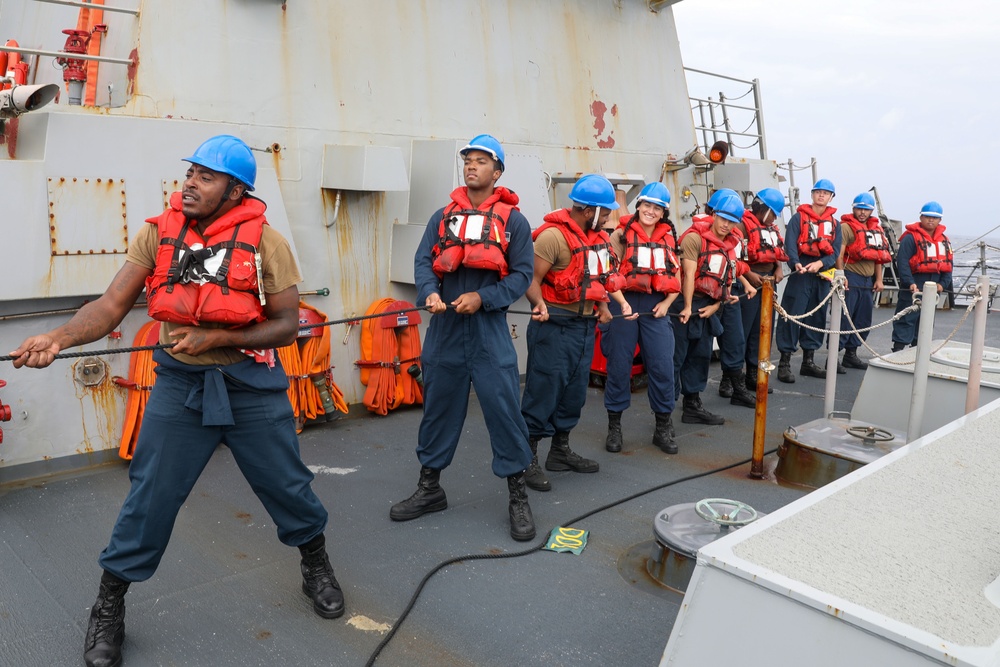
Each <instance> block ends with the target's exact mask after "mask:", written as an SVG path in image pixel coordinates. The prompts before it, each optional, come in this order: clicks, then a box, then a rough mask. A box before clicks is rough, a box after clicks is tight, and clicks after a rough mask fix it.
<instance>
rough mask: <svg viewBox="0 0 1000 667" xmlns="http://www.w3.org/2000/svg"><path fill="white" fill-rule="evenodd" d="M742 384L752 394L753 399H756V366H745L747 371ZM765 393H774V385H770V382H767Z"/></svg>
mask: <svg viewBox="0 0 1000 667" xmlns="http://www.w3.org/2000/svg"><path fill="white" fill-rule="evenodd" d="M744 385H745V386H746V388H747V391H749V392H750V393H751V394H753V395H754V399H755V400H756V397H757V368H756V367H751V366H747V373H746V375H745V376H744ZM767 393H769V394H773V393H774V387H772V386H771V383H770V382H769V383H768V384H767Z"/></svg>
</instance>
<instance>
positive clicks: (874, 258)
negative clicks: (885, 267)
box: [840, 213, 892, 264]
mask: <svg viewBox="0 0 1000 667" xmlns="http://www.w3.org/2000/svg"><path fill="white" fill-rule="evenodd" d="M840 221H841V222H842V223H844V224H845V225H847V226H849V227H850V228H851V231H852V232H854V241H852V242H851V243H849V244H848V245H847V247H846V248H844V258H845V259H846V261H847V263H848V264H856V263H858V262H861V261H868V262H875V263H877V264H887V263H889V262H891V261H892V255H891V254H889V239H887V238H886V237H885V232H884V231H882V223H881V222H879V219H878V217H877V216H874V215H873V216H871V217H869V218H868V220H866V221H865V222H861V221H860V220H858V219H857V218H855V217H854V215H853V214H852V213H848V214H846V215H842V216H840Z"/></svg>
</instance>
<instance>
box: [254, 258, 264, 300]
mask: <svg viewBox="0 0 1000 667" xmlns="http://www.w3.org/2000/svg"><path fill="white" fill-rule="evenodd" d="M253 266H254V268H255V269H257V292H258V293H259V294H260V305H262V306H264V305H267V297H266V296H265V295H264V272H263V271H262V270H261V266H260V253H259V252H255V253H254V254H253Z"/></svg>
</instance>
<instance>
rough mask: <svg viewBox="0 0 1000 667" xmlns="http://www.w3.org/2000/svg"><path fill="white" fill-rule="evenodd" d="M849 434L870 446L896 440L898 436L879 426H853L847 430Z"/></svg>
mask: <svg viewBox="0 0 1000 667" xmlns="http://www.w3.org/2000/svg"><path fill="white" fill-rule="evenodd" d="M847 432H848V433H850V434H851V435H853V436H854V437H855V438H860V439H861V442H862V444H864V445H868V446H871V445H874V444H875V443H877V442H889V441H890V440H895V439H896V436H894V435H893V434H892V433H890V432H889V431H887V430H885V429H884V428H878V427H877V426H851V427H850V428H848V429H847Z"/></svg>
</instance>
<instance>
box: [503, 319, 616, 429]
mask: <svg viewBox="0 0 1000 667" xmlns="http://www.w3.org/2000/svg"><path fill="white" fill-rule="evenodd" d="M553 310H556V309H553ZM567 312H568V311H567ZM527 336H528V367H527V371H526V376H525V379H524V395H523V396H522V397H521V414H522V415H523V416H524V421H525V422H526V423H527V425H528V433H530V434H531V437H532V438H550V437H552V436H553V435H554V434H556V433H569V432H570V431H572V430H573V427H574V426H576V425H577V423H578V422H579V421H580V412H581V411H582V410H583V404H584V403H586V402H587V385H588V383H589V381H590V365H591V363H592V362H593V359H594V320H593V319H590V318H588V319H584V318H582V317H565V316H562V315H561V313H560V314H559V315H555V316H550V318H549V319H548V320H547V321H545V322H536V321H535V320H531V322H530V323H529V324H528V333H527ZM632 349H633V351H634V350H635V346H633V347H632Z"/></svg>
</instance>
